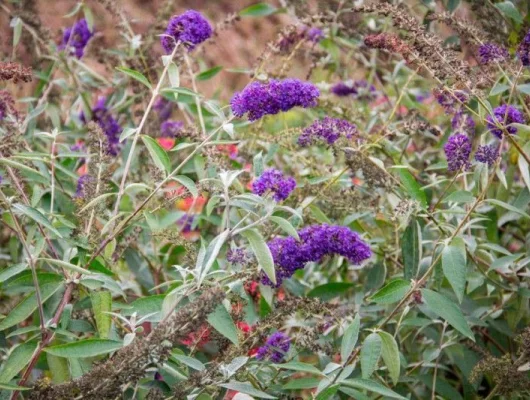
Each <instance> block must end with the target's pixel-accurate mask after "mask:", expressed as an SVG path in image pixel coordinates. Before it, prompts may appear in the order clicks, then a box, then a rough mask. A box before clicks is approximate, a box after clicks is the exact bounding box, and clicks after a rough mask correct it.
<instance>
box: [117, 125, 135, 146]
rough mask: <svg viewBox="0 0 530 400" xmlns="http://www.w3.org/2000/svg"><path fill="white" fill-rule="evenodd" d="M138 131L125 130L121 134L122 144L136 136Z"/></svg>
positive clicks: (133, 129) (132, 129)
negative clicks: (130, 137)
mask: <svg viewBox="0 0 530 400" xmlns="http://www.w3.org/2000/svg"><path fill="white" fill-rule="evenodd" d="M137 131H138V128H124V129H123V131H121V134H120V143H121V142H123V141H124V140H125V139H127V138H128V137H129V136H132V135H134V134H135V133H136V132H137Z"/></svg>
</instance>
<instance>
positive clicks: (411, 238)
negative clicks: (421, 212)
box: [401, 218, 421, 280]
mask: <svg viewBox="0 0 530 400" xmlns="http://www.w3.org/2000/svg"><path fill="white" fill-rule="evenodd" d="M401 252H402V254H403V264H404V267H405V271H404V273H405V279H409V280H410V279H413V278H415V277H416V275H417V274H418V268H419V265H420V259H421V230H420V224H419V223H418V221H416V219H414V218H413V219H411V220H410V223H409V226H407V229H405V232H404V233H403V238H402V239H401Z"/></svg>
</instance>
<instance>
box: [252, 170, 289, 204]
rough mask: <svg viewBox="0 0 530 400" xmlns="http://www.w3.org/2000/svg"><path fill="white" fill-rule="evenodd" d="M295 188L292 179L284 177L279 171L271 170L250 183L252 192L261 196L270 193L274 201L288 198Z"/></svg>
mask: <svg viewBox="0 0 530 400" xmlns="http://www.w3.org/2000/svg"><path fill="white" fill-rule="evenodd" d="M295 187H296V181H295V180H294V178H292V177H285V176H284V175H283V173H282V172H281V171H279V170H277V169H274V168H271V169H268V170H266V171H264V172H263V174H261V176H260V177H259V178H257V179H256V180H255V181H254V182H253V183H252V192H253V193H254V194H257V195H260V196H262V195H264V194H265V193H267V192H269V191H270V192H272V193H273V196H272V197H273V199H274V200H276V201H282V200H285V199H286V198H287V197H289V195H290V194H291V192H292V191H293V190H294V188H295Z"/></svg>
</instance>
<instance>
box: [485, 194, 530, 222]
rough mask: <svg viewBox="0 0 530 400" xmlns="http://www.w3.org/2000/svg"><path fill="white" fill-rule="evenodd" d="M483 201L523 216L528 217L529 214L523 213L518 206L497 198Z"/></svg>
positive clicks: (529, 217)
mask: <svg viewBox="0 0 530 400" xmlns="http://www.w3.org/2000/svg"><path fill="white" fill-rule="evenodd" d="M484 201H485V202H487V203H491V204H495V205H496V206H499V207H502V208H505V209H506V210H509V211H513V212H514V213H516V214H519V215H522V216H523V217H525V218H528V219H530V215H528V214H527V213H525V212H524V211H523V210H520V209H519V208H517V207H514V206H512V205H511V204H508V203H505V202H504V201H500V200H497V199H485V200H484Z"/></svg>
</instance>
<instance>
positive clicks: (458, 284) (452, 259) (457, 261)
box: [442, 237, 467, 303]
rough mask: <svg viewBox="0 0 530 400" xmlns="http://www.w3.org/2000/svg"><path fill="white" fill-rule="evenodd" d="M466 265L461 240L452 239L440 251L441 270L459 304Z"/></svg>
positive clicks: (462, 293) (464, 280) (464, 248)
mask: <svg viewBox="0 0 530 400" xmlns="http://www.w3.org/2000/svg"><path fill="white" fill-rule="evenodd" d="M466 264H467V261H466V244H465V243H464V240H463V239H462V238H458V237H457V238H454V239H453V241H452V242H451V243H450V244H449V245H448V246H446V247H445V248H444V249H443V251H442V269H443V272H444V275H445V277H446V278H447V280H448V281H449V283H450V284H451V286H452V287H453V290H454V291H455V294H456V298H457V299H458V301H459V302H460V303H462V299H463V298H464V289H465V287H466Z"/></svg>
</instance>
